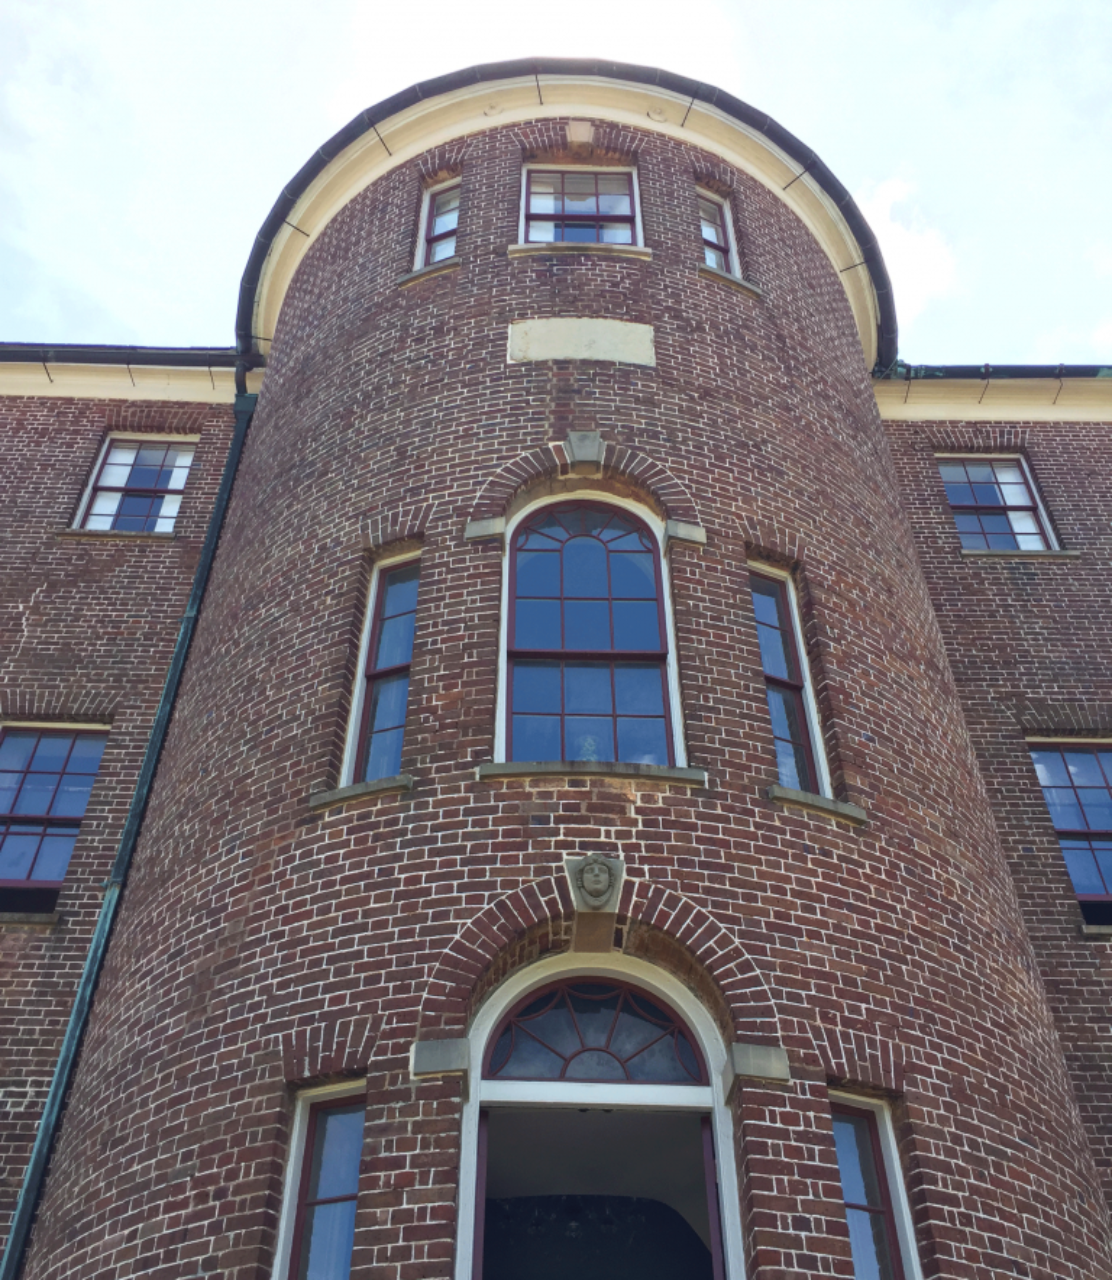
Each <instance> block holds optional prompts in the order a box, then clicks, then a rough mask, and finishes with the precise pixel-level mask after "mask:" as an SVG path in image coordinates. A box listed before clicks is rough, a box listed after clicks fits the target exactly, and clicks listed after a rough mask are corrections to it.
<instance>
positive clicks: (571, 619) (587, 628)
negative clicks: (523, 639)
mask: <svg viewBox="0 0 1112 1280" xmlns="http://www.w3.org/2000/svg"><path fill="white" fill-rule="evenodd" d="M619 607H629V606H617V605H616V606H615V612H617V609H618V608H619ZM633 607H634V608H639V607H640V606H638V605H634V606H633ZM518 608H519V609H520V608H521V605H520V604H519V605H518ZM650 608H652V609H653V611H654V613H655V609H656V606H655V605H652V606H650ZM519 644H520V641H519ZM564 647H565V648H566V649H596V650H597V649H609V648H610V647H611V646H610V608H609V606H608V605H607V603H606V601H605V600H597V601H596V600H567V601H565V603H564ZM654 647H655V646H654Z"/></svg>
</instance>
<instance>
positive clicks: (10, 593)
mask: <svg viewBox="0 0 1112 1280" xmlns="http://www.w3.org/2000/svg"><path fill="white" fill-rule="evenodd" d="M230 427H231V413H230V412H229V411H228V410H225V409H223V408H213V407H210V406H197V405H188V406H183V405H178V404H145V403H135V404H130V403H129V404H117V403H112V402H109V401H74V400H59V399H50V400H45V399H43V400H32V399H27V400H23V399H13V398H5V399H0V489H2V499H0V540H2V542H3V546H4V555H3V560H2V562H0V724H3V723H10V722H12V721H17V722H19V721H24V722H31V723H38V724H42V725H45V726H49V725H51V724H84V725H99V726H107V727H108V743H107V747H106V750H105V755H104V759H103V761H102V765H101V770H100V774H99V776H98V779H97V782H96V784H95V786H94V788H93V792H92V796H91V798H90V802H89V807H88V810H87V812H86V816H85V819H84V821H83V823H82V825H81V834H80V837H79V838H78V841H77V846H76V848H75V850H74V855H73V860H72V862H71V863H70V867H69V872H68V874H67V876H66V882H65V887H64V888H63V890H62V893H61V896H60V898H59V900H58V904H57V914H58V920H57V923H55V924H54V925H53V926H52V927H49V926H39V927H27V926H24V925H16V924H12V923H2V922H0V954H2V961H0V963H2V966H3V968H2V975H3V976H2V981H3V1000H2V1003H0V1043H2V1046H3V1048H2V1055H3V1056H2V1064H0V1082H2V1083H0V1089H2V1091H3V1097H4V1106H3V1108H2V1111H0V1168H2V1170H3V1182H2V1184H0V1227H2V1230H3V1232H4V1233H6V1231H7V1224H8V1220H9V1216H10V1213H11V1209H12V1205H13V1203H14V1200H15V1196H16V1195H17V1193H18V1190H19V1185H20V1182H21V1180H22V1177H23V1171H24V1167H25V1164H26V1161H27V1157H28V1154H29V1152H30V1148H31V1143H32V1142H33V1140H34V1135H35V1129H36V1126H37V1124H38V1119H39V1115H40V1112H41V1108H42V1103H43V1098H44V1095H45V1092H46V1089H47V1087H48V1086H49V1083H50V1078H51V1076H52V1074H53V1070H54V1062H55V1059H56V1057H57V1053H58V1047H59V1044H60V1042H61V1038H62V1035H63V1033H64V1030H65V1026H66V1021H67V1019H68V1017H69V1012H70V1006H71V1003H72V999H73V993H74V988H75V986H76V983H77V980H78V977H79V975H80V973H81V969H82V965H83V964H84V960H85V955H86V953H87V951H88V948H89V940H90V937H91V935H92V931H93V928H94V925H95V924H96V919H97V914H98V911H99V907H100V901H101V897H102V896H103V883H104V880H105V878H106V876H107V875H108V872H109V869H110V867H111V864H112V859H113V857H114V855H115V851H116V846H117V844H118V843H119V839H120V834H121V831H122V828H123V823H124V819H125V817H126V815H127V810H128V805H129V804H130V802H131V797H132V794H133V792H134V790H135V782H136V778H137V775H138V772H139V766H140V763H141V761H142V758H143V752H144V749H145V747H146V743H147V738H148V736H149V734H150V730H151V724H152V721H153V719H154V714H155V708H156V707H157V705H158V699H159V695H160V694H161V691H162V685H163V681H164V680H165V678H166V669H167V666H168V664H169V661H170V654H171V652H172V650H173V645H174V641H175V638H176V636H177V631H178V622H179V619H180V617H181V614H182V611H183V609H184V608H185V602H186V599H187V598H188V595H189V589H190V586H191V584H192V580H193V573H194V569H195V568H196V564H197V557H198V554H199V551H200V546H201V542H202V540H203V538H204V534H205V529H206V526H207V523H208V518H209V514H210V511H211V508H212V503H213V499H214V496H215V493H216V487H217V485H218V484H219V480H220V475H221V472H222V470H223V466H224V454H225V451H226V449H227V444H228V439H229V434H230ZM111 431H126V432H133V433H142V432H151V433H158V434H167V433H169V434H177V435H187V436H200V441H199V443H198V445H197V451H196V456H195V459H194V465H193V468H192V470H191V472H190V475H189V480H188V483H187V485H186V489H185V494H184V500H183V502H182V507H181V513H180V515H179V517H178V520H177V525H176V529H175V532H174V535H173V536H172V537H154V536H150V537H148V536H146V535H130V536H129V535H112V534H83V533H75V532H74V531H73V530H72V529H71V525H72V523H73V520H74V516H75V514H76V511H77V507H78V503H79V501H80V499H81V495H82V493H83V492H84V489H85V486H86V483H87V482H88V480H89V476H90V473H91V471H92V469H93V466H94V463H95V462H96V459H97V457H98V455H99V453H100V449H101V446H102V445H103V443H104V439H105V436H106V434H108V433H109V432H111Z"/></svg>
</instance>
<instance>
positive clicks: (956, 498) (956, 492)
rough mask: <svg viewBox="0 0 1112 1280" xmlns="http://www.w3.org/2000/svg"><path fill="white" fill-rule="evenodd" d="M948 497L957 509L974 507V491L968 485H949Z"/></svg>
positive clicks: (947, 487) (947, 488) (947, 489)
mask: <svg viewBox="0 0 1112 1280" xmlns="http://www.w3.org/2000/svg"><path fill="white" fill-rule="evenodd" d="M946 497H947V498H949V500H950V503H951V504H952V505H953V506H955V507H971V506H972V505H973V490H972V488H971V487H970V486H969V485H967V484H948V485H947V486H946Z"/></svg>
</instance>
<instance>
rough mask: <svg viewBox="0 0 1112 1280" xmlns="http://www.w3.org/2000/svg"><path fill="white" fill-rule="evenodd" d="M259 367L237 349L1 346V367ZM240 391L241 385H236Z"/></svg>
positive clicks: (259, 361)
mask: <svg viewBox="0 0 1112 1280" xmlns="http://www.w3.org/2000/svg"><path fill="white" fill-rule="evenodd" d="M240 362H245V363H244V371H245V372H246V370H248V369H255V368H258V367H260V366H261V365H262V364H263V363H264V361H263V360H262V359H261V358H260V357H259V356H246V357H245V356H242V355H240V354H239V353H238V352H237V351H236V349H235V347H116V346H112V347H107V346H99V345H97V346H92V345H86V344H84V343H60V344H58V345H56V346H52V347H48V346H43V345H41V344H40V343H36V342H0V364H115V365H134V366H135V367H136V368H139V367H140V366H142V365H151V366H154V367H156V368H160V369H234V368H238V366H239V364H240ZM237 388H238V382H237Z"/></svg>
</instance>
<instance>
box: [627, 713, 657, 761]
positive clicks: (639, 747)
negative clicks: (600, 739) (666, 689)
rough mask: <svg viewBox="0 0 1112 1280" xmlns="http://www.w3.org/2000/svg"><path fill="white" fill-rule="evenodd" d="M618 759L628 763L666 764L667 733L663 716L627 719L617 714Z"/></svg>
mask: <svg viewBox="0 0 1112 1280" xmlns="http://www.w3.org/2000/svg"><path fill="white" fill-rule="evenodd" d="M618 759H619V760H623V761H625V762H627V763H628V764H661V765H666V764H668V733H667V730H666V728H665V725H664V719H663V717H661V718H660V719H659V720H657V719H637V720H627V719H625V718H623V717H621V716H619V717H618Z"/></svg>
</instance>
